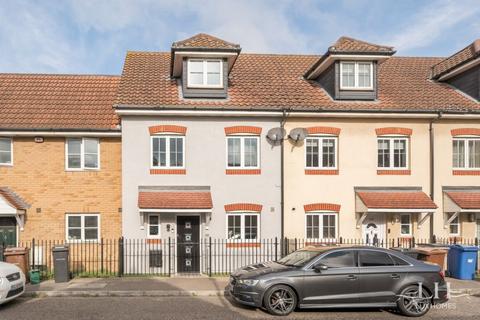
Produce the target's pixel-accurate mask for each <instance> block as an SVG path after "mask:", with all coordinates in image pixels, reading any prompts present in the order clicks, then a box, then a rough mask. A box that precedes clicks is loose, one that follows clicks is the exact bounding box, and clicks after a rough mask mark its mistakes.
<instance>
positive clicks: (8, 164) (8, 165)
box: [0, 163, 13, 168]
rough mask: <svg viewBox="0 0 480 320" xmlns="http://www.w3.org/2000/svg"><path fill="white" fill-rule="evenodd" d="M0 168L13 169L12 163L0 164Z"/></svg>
mask: <svg viewBox="0 0 480 320" xmlns="http://www.w3.org/2000/svg"><path fill="white" fill-rule="evenodd" d="M0 167H7V168H9V167H13V163H0Z"/></svg>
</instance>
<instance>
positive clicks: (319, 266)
mask: <svg viewBox="0 0 480 320" xmlns="http://www.w3.org/2000/svg"><path fill="white" fill-rule="evenodd" d="M327 269H328V267H327V266H326V265H324V264H322V263H319V264H317V265H316V266H315V267H313V270H315V272H317V273H321V272H322V271H325V270H327Z"/></svg>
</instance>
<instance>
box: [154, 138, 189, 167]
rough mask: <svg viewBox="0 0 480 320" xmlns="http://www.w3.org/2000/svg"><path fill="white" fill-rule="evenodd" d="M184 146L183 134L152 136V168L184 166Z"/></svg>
mask: <svg viewBox="0 0 480 320" xmlns="http://www.w3.org/2000/svg"><path fill="white" fill-rule="evenodd" d="M184 147H185V137H184V136H168V135H160V136H152V163H151V165H152V168H177V169H179V168H184V167H185V152H184Z"/></svg>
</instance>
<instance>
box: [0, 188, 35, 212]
mask: <svg viewBox="0 0 480 320" xmlns="http://www.w3.org/2000/svg"><path fill="white" fill-rule="evenodd" d="M0 197H3V198H4V199H5V200H6V201H7V202H8V203H10V204H11V205H12V206H13V207H15V208H16V209H17V210H26V209H28V208H30V205H29V204H28V203H27V202H26V201H25V200H23V199H22V198H21V197H20V196H19V195H18V194H16V193H15V192H13V191H12V190H11V189H9V188H7V187H0Z"/></svg>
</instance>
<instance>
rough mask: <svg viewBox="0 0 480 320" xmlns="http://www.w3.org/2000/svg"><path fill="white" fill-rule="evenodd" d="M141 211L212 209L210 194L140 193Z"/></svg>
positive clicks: (181, 192) (186, 192)
mask: <svg viewBox="0 0 480 320" xmlns="http://www.w3.org/2000/svg"><path fill="white" fill-rule="evenodd" d="M138 207H139V208H140V209H212V207H213V205H212V195H211V194H210V192H199V191H190V192H188V191H140V192H139V193H138Z"/></svg>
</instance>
